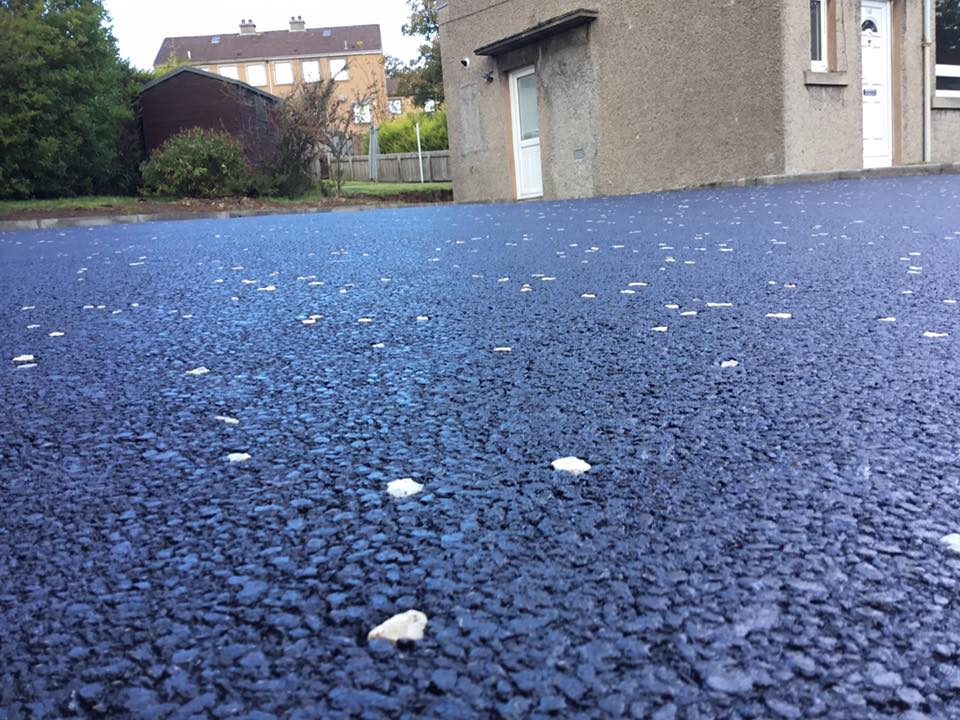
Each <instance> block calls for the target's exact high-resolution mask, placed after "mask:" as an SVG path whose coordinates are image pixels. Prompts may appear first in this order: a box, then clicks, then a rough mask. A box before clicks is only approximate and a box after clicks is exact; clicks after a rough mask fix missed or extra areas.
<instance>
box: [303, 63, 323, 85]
mask: <svg viewBox="0 0 960 720" xmlns="http://www.w3.org/2000/svg"><path fill="white" fill-rule="evenodd" d="M307 68H311V70H312V72H309V73H308V72H307ZM300 72H301V73H302V74H303V81H304V82H305V83H318V82H320V81H321V80H323V75H321V73H320V61H319V60H304V61H303V62H301V63H300Z"/></svg>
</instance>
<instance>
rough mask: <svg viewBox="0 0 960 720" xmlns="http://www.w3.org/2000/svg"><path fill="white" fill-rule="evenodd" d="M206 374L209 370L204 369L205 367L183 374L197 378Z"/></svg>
mask: <svg viewBox="0 0 960 720" xmlns="http://www.w3.org/2000/svg"><path fill="white" fill-rule="evenodd" d="M208 372H210V369H209V368H205V367H203V365H201V366H200V367H198V368H194V369H193V370H187V372H186V373H185V374H186V375H193V376H198V375H206V374H207V373H208Z"/></svg>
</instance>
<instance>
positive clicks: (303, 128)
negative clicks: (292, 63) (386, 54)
mask: <svg viewBox="0 0 960 720" xmlns="http://www.w3.org/2000/svg"><path fill="white" fill-rule="evenodd" d="M377 98H378V94H377V90H376V87H375V86H373V85H371V86H370V87H369V88H368V89H367V90H365V91H363V92H359V91H358V92H357V93H356V94H355V95H354V96H353V97H352V98H350V97H348V96H347V95H344V94H343V93H342V92H341V91H340V87H339V83H337V82H336V81H335V80H333V79H332V78H327V79H326V80H322V81H320V82H316V83H301V84H299V85H298V86H297V87H296V88H295V89H294V91H293V93H291V94H290V95H289V96H288V97H287V98H285V99H284V100H283V102H282V103H281V104H280V106H279V107H278V108H277V109H276V111H275V112H274V114H273V123H274V137H275V139H276V143H277V152H276V157H275V159H274V162H273V167H274V170H273V172H274V174H275V176H276V177H277V180H278V187H279V189H280V191H281V192H282V193H284V194H286V195H291V196H296V195H300V194H303V192H305V191H306V189H307V188H308V187H309V185H310V183H311V181H312V169H313V165H314V162H315V161H316V159H317V157H318V156H320V155H321V154H323V155H325V156H327V157H328V158H329V160H330V163H331V175H332V179H333V180H334V183H335V185H336V191H337V195H338V196H339V195H340V193H341V191H342V189H343V160H344V158H346V157H347V156H348V155H350V154H352V153H353V152H354V150H355V149H356V148H357V147H358V146H359V145H360V141H361V138H362V136H363V134H364V133H365V132H366V127H367V124H368V123H369V122H370V115H371V113H372V112H373V108H374V105H375V104H376V101H377Z"/></svg>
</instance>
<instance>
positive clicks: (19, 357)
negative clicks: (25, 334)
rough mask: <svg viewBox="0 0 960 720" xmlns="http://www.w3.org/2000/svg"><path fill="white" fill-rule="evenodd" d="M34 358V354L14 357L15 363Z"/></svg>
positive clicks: (26, 361) (29, 360)
mask: <svg viewBox="0 0 960 720" xmlns="http://www.w3.org/2000/svg"><path fill="white" fill-rule="evenodd" d="M34 359H35V358H34V357H33V355H17V356H16V357H15V358H14V359H13V361H14V362H15V363H28V362H33V361H34Z"/></svg>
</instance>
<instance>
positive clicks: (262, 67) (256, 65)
mask: <svg viewBox="0 0 960 720" xmlns="http://www.w3.org/2000/svg"><path fill="white" fill-rule="evenodd" d="M244 69H245V71H246V77H247V85H253V86H254V87H267V86H268V85H269V84H270V80H269V79H268V78H267V65H266V63H247V66H246V68H244ZM258 69H259V70H260V71H261V72H262V73H263V75H262V80H263V82H259V83H258V82H254V78H252V77H250V71H251V70H253V71H256V70H258Z"/></svg>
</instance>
